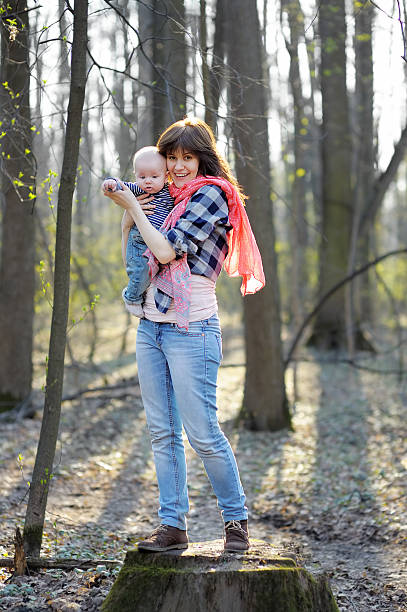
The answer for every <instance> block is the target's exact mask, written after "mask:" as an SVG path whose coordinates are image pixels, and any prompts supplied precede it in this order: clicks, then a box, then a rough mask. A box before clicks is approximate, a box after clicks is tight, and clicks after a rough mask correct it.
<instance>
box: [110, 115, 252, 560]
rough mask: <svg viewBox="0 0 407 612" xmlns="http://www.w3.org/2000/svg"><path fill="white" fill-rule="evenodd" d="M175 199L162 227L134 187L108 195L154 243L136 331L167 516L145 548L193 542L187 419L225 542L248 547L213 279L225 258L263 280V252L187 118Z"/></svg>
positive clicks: (247, 285) (172, 152)
mask: <svg viewBox="0 0 407 612" xmlns="http://www.w3.org/2000/svg"><path fill="white" fill-rule="evenodd" d="M157 146H158V149H159V151H160V153H161V154H162V155H164V156H165V157H166V159H167V168H168V173H169V177H170V181H171V185H170V191H171V195H172V196H173V197H175V207H174V209H173V211H172V212H171V213H170V215H169V216H168V217H167V220H166V222H165V223H164V225H163V227H162V228H161V230H160V231H158V230H156V229H155V228H154V227H153V226H152V225H151V224H150V223H149V221H148V218H147V217H146V215H145V213H144V212H143V208H144V209H148V206H145V205H144V204H145V203H146V202H147V203H148V202H149V201H151V198H145V199H144V201H143V202H142V203H143V208H142V207H141V205H140V203H139V202H138V201H137V199H136V198H135V196H134V195H133V194H132V193H131V191H130V190H129V189H127V188H126V187H125V186H124V185H122V186H123V187H124V189H123V191H119V192H114V193H112V194H110V193H109V194H106V195H108V196H109V197H110V198H111V199H112V200H113V201H114V202H115V203H116V204H118V205H119V206H121V207H122V208H124V209H125V210H126V211H127V212H128V213H129V214H130V216H131V218H132V219H133V220H134V222H135V223H136V225H137V227H138V229H139V231H140V233H141V235H142V236H143V239H144V240H145V242H146V244H147V245H148V247H149V251H150V257H149V264H150V270H151V275H152V283H151V285H150V287H149V289H148V291H147V296H146V299H145V303H144V318H142V319H141V321H140V324H139V326H138V331H137V343H136V356H137V363H138V373H139V381H140V387H141V394H142V399H143V404H144V408H145V411H146V417H147V424H148V428H149V432H150V436H151V442H152V449H153V454H154V461H155V466H156V473H157V480H158V486H159V501H160V507H159V511H158V515H159V517H160V519H161V525H160V526H159V527H158V528H157V529H155V530H154V531H153V533H152V534H151V535H150V536H149V537H148V538H147V539H145V540H144V541H142V542H140V543H139V546H138V547H139V549H141V550H148V551H165V550H169V549H173V548H177V549H182V548H187V547H188V537H187V533H186V518H185V517H186V514H187V512H188V509H189V503H188V492H187V479H186V463H185V452H184V445H183V441H182V426H184V429H185V432H186V434H187V437H188V440H189V442H190V444H191V446H192V447H193V449H194V450H195V451H196V452H197V453H198V454H199V456H200V457H201V459H202V461H203V463H204V466H205V469H206V472H207V474H208V477H209V479H210V482H211V484H212V487H213V490H214V492H215V495H216V497H217V501H218V506H219V508H220V510H221V513H222V516H223V520H224V523H225V550H227V551H244V550H247V549H248V548H249V535H248V525H247V508H246V506H245V501H246V498H245V494H244V491H243V487H242V485H241V482H240V478H239V472H238V468H237V464H236V460H235V457H234V454H233V451H232V449H231V447H230V444H229V442H228V440H227V439H226V437H225V435H224V434H223V432H222V431H221V429H220V427H219V424H218V420H217V414H216V411H217V407H216V381H217V373H218V368H219V365H220V361H221V357H222V355H221V331H220V326H219V320H218V316H217V303H216V296H215V283H216V279H217V277H218V276H219V273H220V271H221V268H222V265H223V264H224V262H225V258H226V257H227V259H226V262H225V267H226V270H227V271H228V272H229V274H231V275H233V276H236V275H237V274H240V275H242V276H243V284H242V292H243V293H253V292H255V291H257V290H258V289H260V288H261V287H262V286H263V285H264V276H263V270H262V266H261V258H260V254H259V252H258V249H257V245H256V243H255V240H254V236H253V234H252V232H251V229H250V224H249V222H248V219H247V215H246V212H245V210H244V208H243V203H242V200H243V197H242V193H241V192H240V190H239V187H238V185H237V182H236V180H235V179H234V178H233V176H232V175H231V173H230V170H229V167H228V165H227V163H226V161H225V160H224V159H223V158H222V156H221V155H220V154H219V153H218V151H217V148H216V142H215V139H214V136H213V133H212V131H211V129H210V128H209V126H208V125H206V124H205V123H204V122H203V121H201V120H199V119H184V120H182V121H178V122H176V123H174V124H173V125H171V126H170V127H169V128H167V130H165V132H164V133H163V134H162V135H161V136H160V138H159V140H158V143H157Z"/></svg>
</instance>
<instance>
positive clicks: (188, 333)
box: [174, 323, 204, 338]
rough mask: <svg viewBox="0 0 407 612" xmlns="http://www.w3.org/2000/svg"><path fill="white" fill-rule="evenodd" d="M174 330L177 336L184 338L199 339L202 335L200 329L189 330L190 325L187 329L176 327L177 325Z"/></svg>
mask: <svg viewBox="0 0 407 612" xmlns="http://www.w3.org/2000/svg"><path fill="white" fill-rule="evenodd" d="M174 329H175V331H176V332H177V334H178V335H179V336H184V337H186V338H199V336H203V335H204V333H203V332H202V329H200V330H194V329H191V323H190V324H189V328H188V329H184V328H183V327H178V325H175V326H174Z"/></svg>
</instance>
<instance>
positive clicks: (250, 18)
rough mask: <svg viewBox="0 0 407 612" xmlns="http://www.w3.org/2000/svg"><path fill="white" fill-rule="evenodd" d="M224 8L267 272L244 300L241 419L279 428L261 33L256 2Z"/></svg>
mask: <svg viewBox="0 0 407 612" xmlns="http://www.w3.org/2000/svg"><path fill="white" fill-rule="evenodd" d="M224 8H225V14H226V15H228V20H227V22H226V32H227V33H226V49H227V55H228V63H229V66H230V69H231V82H230V99H231V108H230V116H231V122H232V130H233V140H234V151H235V156H236V157H235V166H236V173H237V177H238V180H239V182H240V184H241V185H242V186H243V189H244V190H245V191H246V193H247V194H248V196H249V197H250V199H249V200H248V205H247V210H248V214H249V217H250V221H251V224H252V227H253V230H254V233H255V236H256V239H257V242H258V245H259V248H260V252H261V254H262V257H263V265H264V270H265V274H266V286H265V288H264V289H263V290H262V291H260V292H259V293H258V294H256V295H254V296H248V297H246V298H244V301H243V304H244V323H245V340H246V380H245V390H244V405H243V409H242V416H243V418H244V421H245V424H246V425H247V427H249V428H251V429H258V430H278V429H282V428H284V427H287V426H288V425H289V424H290V417H289V412H288V407H287V402H286V396H285V386H284V367H283V357H282V346H281V338H280V298H279V287H278V278H277V265H276V254H275V250H274V226H273V210H272V203H271V199H270V193H271V185H270V160H269V142H268V129H267V118H266V103H265V101H266V90H265V88H266V85H267V84H266V83H264V80H263V69H262V48H261V33H260V27H259V21H258V14H257V7H256V1H255V0H248V1H247V2H244V3H240V5H239V10H236V6H234V3H233V2H232V0H225V2H224ZM237 32H238V33H239V35H238V36H237V35H236V33H237ZM248 49H250V53H248Z"/></svg>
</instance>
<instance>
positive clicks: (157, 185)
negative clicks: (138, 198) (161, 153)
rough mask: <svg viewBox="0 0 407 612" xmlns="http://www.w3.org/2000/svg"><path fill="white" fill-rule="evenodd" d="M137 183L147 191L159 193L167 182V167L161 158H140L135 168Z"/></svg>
mask: <svg viewBox="0 0 407 612" xmlns="http://www.w3.org/2000/svg"><path fill="white" fill-rule="evenodd" d="M134 172H135V175H136V183H137V185H138V186H139V187H141V189H142V190H143V191H146V192H147V193H158V192H159V191H160V190H161V189H162V188H163V187H164V184H165V179H166V178H167V168H166V164H165V160H164V163H161V160H151V159H150V160H140V161H138V162H137V163H136V167H135V168H134Z"/></svg>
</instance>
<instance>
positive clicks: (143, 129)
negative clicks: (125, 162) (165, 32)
mask: <svg viewBox="0 0 407 612" xmlns="http://www.w3.org/2000/svg"><path fill="white" fill-rule="evenodd" d="M153 7H154V0H146V2H140V3H139V4H138V22H139V32H140V45H139V48H138V69H139V79H140V83H145V84H146V85H140V95H139V100H138V126H137V147H138V148H140V147H146V146H151V145H152V144H153V143H155V141H156V140H157V139H156V138H155V137H154V136H153V90H152V87H151V85H150V84H151V83H152V82H153V80H154V77H153V66H152V57H153V50H152V49H153V40H152V39H153V34H154V26H153V23H154V14H153Z"/></svg>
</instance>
